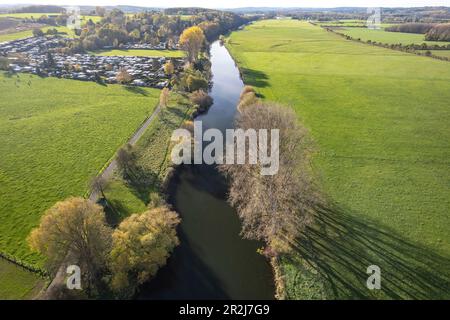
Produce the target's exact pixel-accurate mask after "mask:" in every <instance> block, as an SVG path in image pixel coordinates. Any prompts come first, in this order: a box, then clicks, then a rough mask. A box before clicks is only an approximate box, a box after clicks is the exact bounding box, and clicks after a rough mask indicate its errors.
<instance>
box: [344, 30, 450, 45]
mask: <svg viewBox="0 0 450 320" xmlns="http://www.w3.org/2000/svg"><path fill="white" fill-rule="evenodd" d="M336 31H337V32H339V33H343V34H345V35H348V36H351V37H352V38H354V39H358V38H360V39H361V40H363V41H369V40H371V41H372V42H373V41H376V42H381V43H387V44H399V43H400V44H403V45H408V44H419V45H420V44H422V43H426V44H427V45H435V44H437V45H439V46H442V45H448V44H450V42H445V41H425V35H424V34H416V33H404V32H388V31H385V30H383V29H380V30H372V29H368V28H342V29H338V30H336Z"/></svg>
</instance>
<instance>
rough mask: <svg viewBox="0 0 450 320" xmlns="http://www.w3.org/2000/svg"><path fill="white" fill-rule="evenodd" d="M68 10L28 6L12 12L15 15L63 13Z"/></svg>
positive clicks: (57, 7) (54, 7) (58, 7)
mask: <svg viewBox="0 0 450 320" xmlns="http://www.w3.org/2000/svg"><path fill="white" fill-rule="evenodd" d="M65 11H66V9H64V8H63V7H60V6H41V5H37V6H27V7H22V8H19V9H15V10H12V12H13V13H61V12H65Z"/></svg>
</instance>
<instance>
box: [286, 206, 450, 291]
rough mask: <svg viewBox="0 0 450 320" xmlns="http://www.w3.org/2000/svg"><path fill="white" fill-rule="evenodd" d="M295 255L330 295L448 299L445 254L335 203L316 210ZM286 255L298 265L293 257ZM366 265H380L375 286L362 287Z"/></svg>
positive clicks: (448, 264)
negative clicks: (349, 212)
mask: <svg viewBox="0 0 450 320" xmlns="http://www.w3.org/2000/svg"><path fill="white" fill-rule="evenodd" d="M295 253H296V254H298V256H299V257H301V259H302V260H303V261H306V262H307V263H308V264H310V265H311V266H312V267H313V268H314V269H315V270H316V271H317V272H318V274H319V276H320V277H321V278H322V280H323V282H324V285H325V288H326V291H327V295H328V296H330V297H333V298H343V299H349V298H350V299H351V298H353V299H354V298H357V299H371V298H372V299H373V298H383V299H449V298H450V259H449V258H448V257H443V256H441V255H439V254H437V253H435V252H433V251H432V250H430V249H429V248H426V247H423V246H420V245H418V244H415V243H412V242H410V241H407V240H405V239H404V238H403V237H401V236H400V235H399V234H398V233H396V232H395V231H393V230H392V229H390V228H388V227H384V226H381V225H380V224H379V223H376V222H374V221H369V220H368V219H365V218H364V219H362V218H360V217H358V216H356V215H350V214H348V213H346V212H345V211H343V210H341V209H338V208H337V207H334V208H320V209H319V210H317V213H316V215H315V223H314V225H312V226H310V227H307V228H306V230H305V232H304V235H303V236H302V237H300V238H299V239H298V241H297V243H296V245H295ZM288 259H290V260H291V262H292V263H293V264H294V263H298V261H297V262H296V256H295V255H291V256H290V257H288ZM370 265H377V266H379V267H380V268H381V290H369V289H367V287H366V281H367V278H368V277H369V274H367V273H366V270H367V267H368V266H370ZM300 278H301V275H300Z"/></svg>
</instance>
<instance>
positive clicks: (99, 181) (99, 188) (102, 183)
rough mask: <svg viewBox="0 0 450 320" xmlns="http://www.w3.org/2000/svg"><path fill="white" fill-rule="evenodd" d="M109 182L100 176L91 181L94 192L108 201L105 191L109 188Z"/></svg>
mask: <svg viewBox="0 0 450 320" xmlns="http://www.w3.org/2000/svg"><path fill="white" fill-rule="evenodd" d="M108 183H109V181H108V180H107V179H106V178H105V177H104V176H103V175H98V176H96V177H95V178H93V179H92V181H91V190H92V192H98V193H100V194H101V195H102V197H103V199H105V200H106V195H105V189H106V187H107V186H108Z"/></svg>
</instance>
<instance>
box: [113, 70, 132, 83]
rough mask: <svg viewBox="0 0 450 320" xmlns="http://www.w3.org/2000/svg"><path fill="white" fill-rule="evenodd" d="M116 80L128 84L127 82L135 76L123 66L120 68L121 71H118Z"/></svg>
mask: <svg viewBox="0 0 450 320" xmlns="http://www.w3.org/2000/svg"><path fill="white" fill-rule="evenodd" d="M116 80H117V82H119V83H121V84H127V83H130V82H131V80H133V78H132V77H131V75H130V74H129V73H128V71H127V70H126V69H124V68H121V69H120V70H119V72H118V73H117V76H116Z"/></svg>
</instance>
